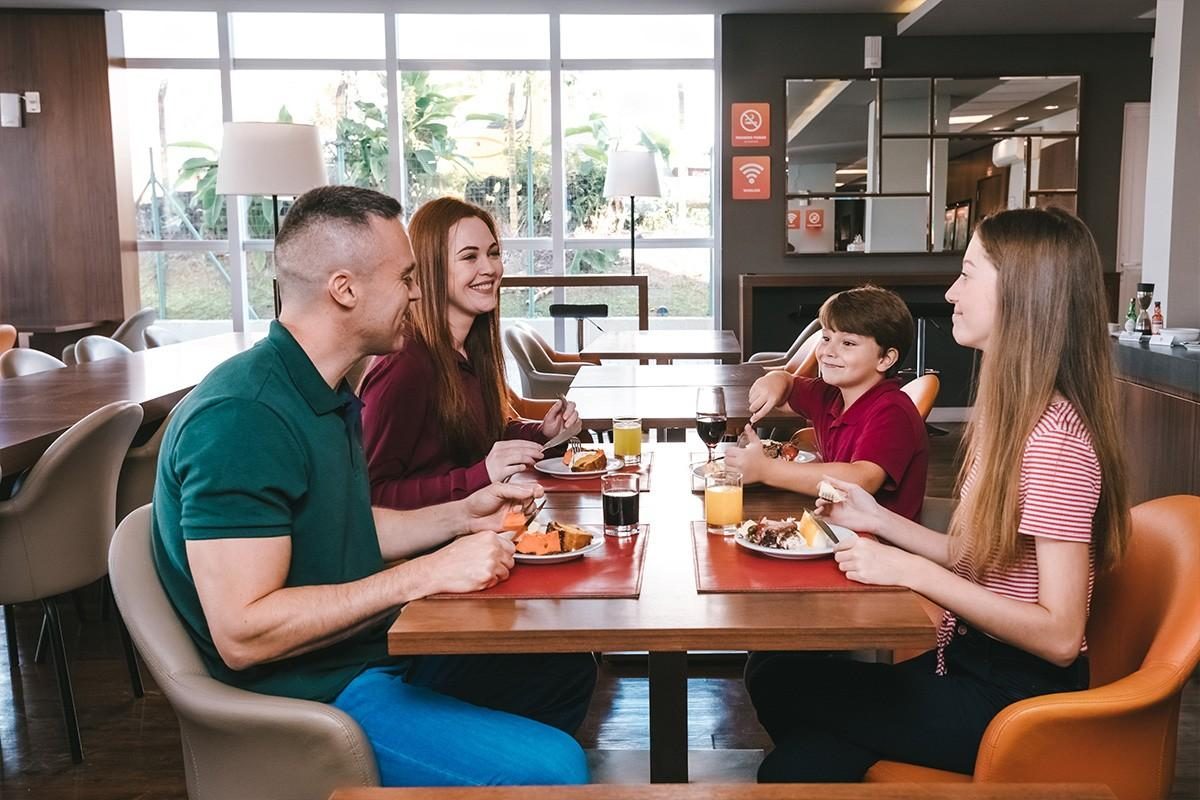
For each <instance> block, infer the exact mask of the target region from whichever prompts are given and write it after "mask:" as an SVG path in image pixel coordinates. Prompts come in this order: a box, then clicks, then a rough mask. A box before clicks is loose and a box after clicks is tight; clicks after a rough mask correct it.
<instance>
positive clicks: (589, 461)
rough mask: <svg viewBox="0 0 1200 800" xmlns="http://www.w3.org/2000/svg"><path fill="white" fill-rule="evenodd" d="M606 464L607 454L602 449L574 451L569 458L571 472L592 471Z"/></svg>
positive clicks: (602, 467)
mask: <svg viewBox="0 0 1200 800" xmlns="http://www.w3.org/2000/svg"><path fill="white" fill-rule="evenodd" d="M606 466H608V456H607V455H605V454H604V451H603V450H584V451H583V452H582V453H576V454H575V457H574V458H573V459H572V460H571V471H572V472H592V471H593V470H598V469H604V468H605V467H606Z"/></svg>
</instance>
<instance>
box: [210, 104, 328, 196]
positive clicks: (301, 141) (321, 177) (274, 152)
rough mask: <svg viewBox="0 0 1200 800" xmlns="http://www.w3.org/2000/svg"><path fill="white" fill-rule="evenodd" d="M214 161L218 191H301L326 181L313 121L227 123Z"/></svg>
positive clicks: (260, 192) (234, 192)
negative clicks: (309, 123) (303, 122)
mask: <svg viewBox="0 0 1200 800" xmlns="http://www.w3.org/2000/svg"><path fill="white" fill-rule="evenodd" d="M217 165H218V166H217V194H246V195H253V194H283V195H299V194H304V193H305V192H307V191H308V190H309V189H312V188H313V187H315V186H324V185H325V184H326V183H328V182H329V181H328V180H327V179H326V177H325V164H324V161H323V160H322V159H321V137H320V136H319V135H318V133H317V129H316V127H315V126H313V125H293V124H292V123H289V122H226V123H225V137H224V139H223V141H222V142H221V156H220V158H219V159H218V160H217Z"/></svg>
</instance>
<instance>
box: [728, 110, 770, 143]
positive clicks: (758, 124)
mask: <svg viewBox="0 0 1200 800" xmlns="http://www.w3.org/2000/svg"><path fill="white" fill-rule="evenodd" d="M729 129H730V130H731V131H732V132H733V134H732V135H733V146H734V147H770V146H771V104H770V103H734V104H733V121H732V124H731V125H730V127H729Z"/></svg>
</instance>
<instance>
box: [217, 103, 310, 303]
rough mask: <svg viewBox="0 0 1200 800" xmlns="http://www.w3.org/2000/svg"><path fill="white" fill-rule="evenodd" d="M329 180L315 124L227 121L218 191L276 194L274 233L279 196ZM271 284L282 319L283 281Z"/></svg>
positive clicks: (300, 190) (273, 200) (273, 202)
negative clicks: (280, 285)
mask: <svg viewBox="0 0 1200 800" xmlns="http://www.w3.org/2000/svg"><path fill="white" fill-rule="evenodd" d="M327 182H328V181H327V180H326V177H325V163H324V161H323V159H322V158H321V137H320V134H319V133H318V131H317V128H316V126H314V125H294V124H292V123H290V122H226V123H225V136H224V139H223V140H222V142H221V156H220V158H219V159H218V161H217V194H223V195H231V196H232V195H251V196H253V195H271V203H272V207H273V210H274V218H275V226H274V231H275V234H278V233H279V196H280V195H283V196H284V197H289V196H292V197H294V196H296V195H300V194H304V193H305V192H307V191H308V190H309V189H311V188H313V187H314V186H322V185H324V184H325V183H327ZM271 284H272V289H273V291H274V294H275V317H276V318H278V317H279V311H280V297H279V282H278V281H277V280H275V279H273V278H272V281H271Z"/></svg>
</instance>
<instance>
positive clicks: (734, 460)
mask: <svg viewBox="0 0 1200 800" xmlns="http://www.w3.org/2000/svg"><path fill="white" fill-rule="evenodd" d="M742 435H743V436H744V437H745V440H746V446H745V447H727V448H725V466H726V467H728V468H729V469H735V470H737V471H738V472H740V473H742V482H743V483H761V482H762V480H763V474H764V473H765V472H766V469H767V466H768V465H769V464H770V461H771V459H769V458H767V456H766V454H764V453H763V448H762V440H761V439H759V438H758V434H756V433H755V432H754V428H752V427H751V426H749V425H747V426H746V430H745V431H744V432H743V434H742Z"/></svg>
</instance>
